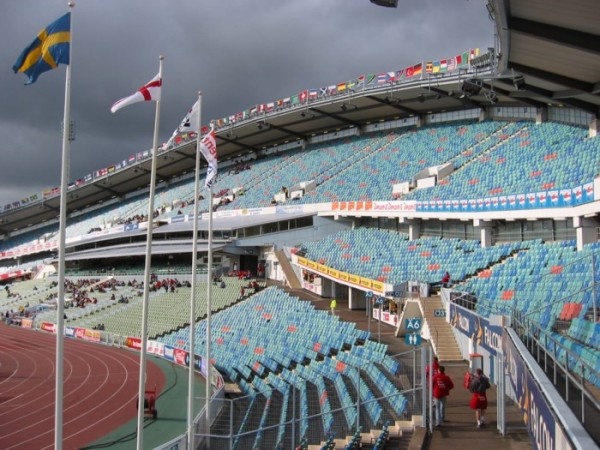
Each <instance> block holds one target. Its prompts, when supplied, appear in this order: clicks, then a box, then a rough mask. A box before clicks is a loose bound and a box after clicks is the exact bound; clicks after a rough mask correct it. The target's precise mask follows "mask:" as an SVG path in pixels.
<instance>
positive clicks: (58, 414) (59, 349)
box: [54, 2, 75, 450]
mask: <svg viewBox="0 0 600 450" xmlns="http://www.w3.org/2000/svg"><path fill="white" fill-rule="evenodd" d="M68 6H69V12H71V17H70V34H71V39H70V43H69V64H67V71H66V75H65V109H64V114H63V126H62V133H63V135H62V166H61V175H60V219H59V232H58V235H59V236H58V298H57V300H56V315H57V320H56V363H55V364H56V386H55V401H54V448H55V449H56V450H61V449H62V441H63V377H64V373H63V356H64V334H65V328H64V327H65V316H64V314H65V303H64V302H65V246H66V245H65V244H66V227H67V183H68V178H69V166H70V164H69V154H70V141H69V135H70V131H71V66H72V64H73V14H72V12H73V8H74V7H75V3H73V2H69V3H68Z"/></svg>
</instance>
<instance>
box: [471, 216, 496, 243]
mask: <svg viewBox="0 0 600 450" xmlns="http://www.w3.org/2000/svg"><path fill="white" fill-rule="evenodd" d="M473 227H474V228H479V240H480V241H481V247H483V248H485V247H491V246H492V222H490V221H484V220H480V219H475V220H474V221H473Z"/></svg>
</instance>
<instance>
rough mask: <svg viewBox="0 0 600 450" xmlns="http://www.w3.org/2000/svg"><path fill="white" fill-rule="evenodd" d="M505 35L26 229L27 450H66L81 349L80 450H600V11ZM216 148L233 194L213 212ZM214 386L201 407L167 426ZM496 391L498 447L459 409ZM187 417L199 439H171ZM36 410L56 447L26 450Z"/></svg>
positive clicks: (68, 201)
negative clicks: (141, 384) (485, 384)
mask: <svg viewBox="0 0 600 450" xmlns="http://www.w3.org/2000/svg"><path fill="white" fill-rule="evenodd" d="M372 2H373V3H377V4H379V5H382V6H390V7H396V6H398V7H399V6H400V5H397V2H394V1H390V2H385V1H373V0H372ZM373 7H376V6H373ZM487 9H488V12H489V15H490V19H491V22H492V23H493V25H494V26H495V29H496V34H497V39H496V44H495V46H494V47H490V48H488V49H457V51H456V52H455V53H453V54H449V55H446V57H445V58H443V59H441V58H440V59H436V60H427V59H424V60H422V61H408V62H406V64H405V65H404V67H400V68H398V67H396V68H394V67H390V68H389V71H387V72H382V73H372V74H358V75H356V74H354V75H348V79H347V80H345V81H344V80H338V81H335V80H331V84H328V85H326V86H312V87H304V86H302V87H298V89H297V91H294V92H293V93H290V95H289V96H287V97H283V98H280V99H272V98H266V99H264V103H261V104H257V105H254V106H252V107H249V108H247V109H244V110H242V111H238V112H233V111H232V112H231V114H230V115H228V116H227V117H221V118H210V120H209V121H204V123H203V126H202V127H201V130H198V128H194V124H193V123H190V122H191V121H190V117H189V116H186V118H185V119H184V120H183V122H182V125H181V126H180V127H179V128H178V130H176V133H174V135H173V138H172V139H171V140H170V141H169V142H168V143H167V144H166V145H161V146H155V148H154V149H150V150H143V151H140V152H138V153H136V154H135V155H132V156H130V157H124V159H123V160H121V161H119V162H115V163H114V164H113V165H110V166H107V167H104V168H98V169H97V170H96V171H95V172H94V173H92V174H89V175H87V176H84V177H82V178H78V179H75V180H69V184H68V187H67V189H64V190H63V189H61V188H49V189H47V190H44V191H43V192H40V193H39V194H34V195H31V196H30V197H27V198H24V199H21V200H16V199H15V201H14V202H11V203H9V204H7V205H5V206H3V207H2V208H1V212H0V233H1V234H2V241H1V243H0V281H1V282H2V283H3V288H2V289H0V311H1V312H2V313H3V317H4V319H5V320H4V322H5V323H4V324H2V325H0V327H1V329H2V333H1V337H0V339H1V340H2V343H1V345H2V348H3V350H5V351H4V352H3V354H2V355H0V369H1V370H2V373H3V377H2V380H0V384H2V385H3V386H4V387H5V388H4V389H2V394H1V395H0V404H1V405H3V408H2V409H1V410H0V414H2V415H3V422H4V424H5V425H3V426H0V436H2V442H3V446H4V445H5V446H6V448H50V447H51V446H52V431H53V429H54V427H55V426H56V422H55V423H54V424H53V423H49V422H48V417H51V416H52V415H53V412H52V409H53V407H54V405H53V402H54V400H53V398H54V397H53V394H54V391H53V389H52V386H51V384H52V381H53V380H54V378H55V374H54V373H53V372H54V370H55V368H54V367H53V365H52V361H51V358H49V355H52V354H53V353H54V351H55V346H56V344H53V342H54V339H53V338H54V337H55V335H57V334H60V333H61V332H60V331H59V330H58V329H59V328H60V326H61V325H63V324H64V331H62V333H64V336H65V366H66V372H65V376H66V378H65V381H66V383H65V390H66V393H67V394H66V395H65V397H64V401H65V404H64V406H65V421H64V425H65V427H64V439H65V440H64V446H65V447H66V448H107V447H111V448H133V446H134V444H133V441H132V440H131V439H129V440H123V439H121V438H120V437H115V435H114V432H117V430H119V429H120V428H119V427H121V426H123V425H124V424H126V423H128V422H129V423H130V424H131V421H132V420H133V421H135V416H136V413H137V417H138V446H139V444H140V441H139V430H140V429H141V428H140V427H141V426H142V425H143V430H144V433H143V434H144V435H145V436H147V438H146V440H145V442H144V447H143V448H169V449H185V448H190V446H193V448H197V449H238V450H240V449H242V450H243V449H334V448H335V449H357V448H365V449H384V448H385V449H400V448H402V449H405V448H431V449H436V448H446V447H454V446H459V445H470V444H471V443H473V442H487V443H486V444H482V445H487V446H488V447H489V448H507V446H508V445H511V446H512V445H514V446H515V447H511V448H536V449H537V448H544V449H546V448H557V449H559V448H560V449H563V448H564V449H575V448H597V447H598V445H599V443H600V432H599V430H598V429H597V427H594V424H596V423H598V422H597V420H598V417H599V413H600V403H599V400H600V396H599V391H598V389H599V388H600V320H599V318H598V298H599V295H598V293H597V284H596V278H597V277H599V276H600V268H598V267H597V266H598V264H599V262H598V261H597V256H598V255H599V251H600V250H599V249H600V244H598V240H599V239H598V238H599V234H598V225H599V224H598V214H599V211H600V206H599V203H598V201H597V200H596V199H595V192H600V185H598V176H599V169H598V168H599V164H600V141H598V137H597V133H598V115H599V112H600V110H599V107H600V80H599V79H598V74H600V59H599V58H598V52H599V51H600V34H599V32H598V25H597V22H598V18H600V5H598V4H597V2H595V1H593V0H576V1H572V2H562V1H558V0H547V1H544V2H540V1H539V0H538V1H536V0H490V1H489V2H488V3H487ZM424 58H427V56H426V55H424ZM243 107H245V105H240V108H243ZM209 122H210V123H212V127H213V128H214V133H215V140H216V149H217V159H218V175H217V176H216V178H215V180H214V184H213V185H212V186H211V188H210V191H206V190H203V191H201V193H200V194H199V191H198V182H199V180H201V181H203V180H204V179H205V178H206V177H207V169H208V165H207V163H206V161H205V160H204V159H199V156H198V155H199V153H200V152H199V147H201V146H202V145H203V144H202V142H203V141H202V135H203V134H204V135H205V137H206V135H209V134H210V133H211V132H213V131H209ZM198 131H200V133H198ZM198 134H200V136H198ZM195 164H201V167H200V168H199V169H200V170H199V171H198V170H195ZM199 173H200V177H199V176H198V174H199ZM153 176H155V179H154V180H152V177H153ZM597 186H598V187H597ZM61 191H62V192H61ZM208 192H210V194H209V193H208ZM61 194H62V195H61ZM211 194H212V195H211ZM63 202H64V203H63ZM63 204H64V205H66V211H65V210H64V209H63ZM63 212H64V213H65V214H66V226H65V228H64V230H62V232H64V233H65V248H64V252H61V251H60V245H61V243H60V241H61V230H60V228H61V227H60V219H59V213H63ZM61 253H62V254H61ZM148 254H151V258H149V257H148ZM61 257H62V258H64V260H63V261H62V263H61V262H60V260H61ZM149 268H150V270H149ZM61 272H62V273H61ZM446 274H448V275H447V276H446ZM62 279H64V280H65V283H64V287H63V286H59V284H60V283H59V280H62ZM59 292H64V298H61V299H60V301H58V300H59V298H60V294H59ZM59 312H60V313H59ZM63 313H64V315H63ZM144 330H145V331H144ZM105 352H106V353H105ZM144 354H148V366H147V367H146V366H144V365H143V364H142V363H140V364H142V367H143V369H146V370H147V372H146V373H144V372H145V370H140V366H138V365H137V360H138V357H139V355H144ZM75 355H76V356H75ZM19 356H24V357H26V358H27V359H26V360H25V361H23V362H21V361H20V360H19ZM434 356H435V357H437V358H439V360H440V362H441V363H442V364H444V365H445V366H446V368H447V372H448V373H450V375H451V376H452V377H453V379H454V384H455V388H454V391H453V394H452V397H451V398H450V401H449V406H452V402H453V401H455V399H458V398H462V397H464V398H467V400H465V403H464V405H463V406H462V407H461V408H462V409H461V411H462V412H465V411H467V412H468V422H467V419H464V420H465V425H464V427H465V429H466V428H467V427H468V428H469V431H470V432H471V433H472V434H473V435H475V433H479V435H478V436H479V437H475V438H473V437H472V436H471V435H467V433H466V432H465V431H464V430H463V429H462V428H459V426H462V422H460V424H456V422H457V420H463V419H462V417H463V416H461V415H459V412H457V411H458V407H457V409H449V410H448V413H449V414H454V415H452V417H451V420H450V423H449V424H446V423H444V424H443V426H442V427H441V430H442V431H440V429H438V428H437V427H436V419H435V417H436V411H435V408H432V407H431V405H432V398H431V397H432V389H431V383H430V380H429V375H428V373H429V372H428V370H429V368H430V367H432V360H433V357H434ZM109 361H114V362H115V365H114V366H112V365H110V364H109ZM38 366H39V367H38ZM83 366H85V367H87V368H88V369H87V372H86V371H85V370H84V371H82V372H81V373H79V371H80V370H81V369H82V367H83ZM190 366H191V367H192V369H195V370H196V373H197V375H195V376H194V375H192V376H190V378H189V383H190V384H192V382H197V383H198V386H197V389H196V394H195V396H194V398H187V399H186V396H185V392H184V393H183V397H180V398H178V399H175V400H170V401H172V403H167V398H168V397H169V396H170V395H173V392H174V391H176V389H175V388H174V386H175V382H173V384H171V380H172V379H173V377H175V378H177V376H179V377H180V378H185V374H186V372H189V373H192V371H188V370H187V369H188V368H189V367H190ZM476 369H482V371H483V373H485V374H486V375H487V376H488V377H489V379H490V381H491V383H492V385H493V389H490V400H491V399H492V391H493V396H494V398H495V401H494V406H495V407H494V408H492V407H491V406H490V408H489V410H488V422H487V423H486V424H487V426H486V427H485V428H483V429H480V428H479V425H481V424H483V421H481V424H480V423H479V416H478V422H477V425H478V428H475V421H474V420H473V415H472V412H471V410H470V409H469V407H468V397H469V396H470V394H469V393H468V391H467V390H465V389H463V388H462V386H460V385H461V384H462V383H461V382H462V375H463V374H464V373H465V371H466V372H468V373H471V372H474V371H475V370H476ZM40 370H41V371H40ZM22 371H24V372H22ZM177 371H179V372H177ZM49 373H50V374H51V375H52V376H50V375H48V374H49ZM123 374H128V375H127V376H123ZM177 374H178V375H177ZM129 375H131V376H129ZM58 376H59V375H58V374H56V377H58ZM144 376H145V377H146V378H147V381H146V384H145V390H144V393H143V394H145V395H146V396H147V397H146V398H144V399H142V398H141V396H140V395H138V392H137V390H136V387H135V381H136V379H135V378H136V377H144ZM459 376H460V377H461V378H460V379H459V378H458V377H459ZM117 379H118V380H117ZM117 381H118V382H117ZM79 383H82V384H81V388H80V387H79ZM95 383H98V387H96V384H95ZM73 385H76V386H77V387H76V388H73V387H72V386H73ZM101 388H102V389H108V392H113V394H115V395H114V397H113V396H110V397H109V395H108V394H106V393H104V394H103V393H101ZM171 388H173V389H171ZM73 389H75V391H73ZM80 389H81V390H80ZM86 390H87V391H88V393H87V394H86V393H85V391H86ZM191 390H194V388H192V389H191ZM203 390H204V391H203ZM92 391H93V392H92ZM458 391H462V392H458ZM455 392H456V393H455ZM48 393H49V394H48ZM92 393H94V394H95V397H91V394H92ZM30 394H31V395H32V396H34V397H29V395H30ZM87 395H89V397H88V396H87ZM38 396H39V397H38ZM461 396H462V397H461ZM42 397H44V398H45V400H43V399H42ZM36 398H37V399H38V400H39V401H38V402H36V400H35V399H36ZM84 400H85V401H84ZM155 401H156V405H157V407H156V408H155V407H154V405H155ZM186 401H189V402H190V405H189V407H188V410H187V411H184V412H183V414H184V417H185V414H186V412H187V422H188V424H191V426H188V427H186V424H180V425H181V426H180V427H179V428H176V427H175V425H173V426H172V427H171V428H172V429H170V431H169V432H166V431H164V428H160V427H161V426H164V425H161V421H162V422H163V424H165V423H168V422H169V421H168V420H167V419H168V418H169V417H171V416H170V414H171V412H172V411H171V410H170V408H171V407H173V408H175V406H169V405H175V404H179V406H181V404H184V406H185V402H186ZM27 402H30V403H29V404H30V405H34V404H36V403H37V404H36V406H33V407H29V408H26V409H25V408H21V407H20V406H19V407H17V406H16V405H21V404H27ZM144 402H145V403H144ZM92 404H93V405H97V407H96V406H95V407H94V408H90V406H89V405H92ZM140 404H143V405H144V406H145V410H144V411H142V410H141V409H139V407H138V411H137V412H136V410H135V407H134V406H135V405H140ZM490 404H491V402H490ZM43 408H46V409H43ZM48 408H49V409H48ZM35 409H38V410H39V411H38V412H41V414H42V415H44V414H45V415H46V417H45V418H40V419H39V423H40V428H33V426H31V427H30V429H29V428H28V427H25V426H23V427H21V426H19V427H16V425H15V424H23V423H25V421H27V422H28V423H29V422H31V423H33V422H35V423H37V422H38V420H37V418H35V419H34V416H33V414H34V413H33V412H32V410H35ZM90 409H94V410H95V411H94V416H92V417H88V418H85V417H84V416H85V414H86V413H87V412H89V411H90ZM438 409H439V406H438ZM492 409H493V411H491V410H492ZM463 410H464V411H463ZM44 411H45V412H44ZM191 412H193V414H191ZM462 412H461V413H460V414H462ZM117 413H118V414H117ZM77 416H82V418H83V419H84V420H85V423H88V424H89V423H90V422H95V421H98V422H99V423H100V422H102V427H103V428H102V429H100V428H99V429H98V430H94V429H92V427H91V426H90V430H89V431H86V432H85V433H84V432H83V431H82V430H84V429H85V430H87V428H84V426H83V425H81V424H80V423H79V422H76V417H77ZM141 416H144V420H143V422H144V423H143V424H140V422H139V418H140V417H141ZM491 416H493V417H494V420H493V421H489V417H491ZM100 417H106V418H108V417H110V418H111V420H110V421H109V420H108V419H107V420H104V421H102V420H100V419H99V418H100ZM455 417H456V418H458V417H461V419H456V418H455ZM172 420H173V422H172V423H173V424H174V423H175V420H174V419H172ZM109 422H110V423H109ZM466 424H468V425H466ZM53 425H54V427H53ZM59 425H60V426H62V421H61V422H59ZM438 425H442V424H439V423H438ZM453 426H454V427H455V428H454V432H453ZM15 428H22V430H20V432H19V431H15ZM155 429H160V430H161V431H160V432H159V433H156V434H158V436H153V437H152V438H151V437H150V436H151V435H152V431H153V430H155ZM189 430H193V433H192V434H190V433H189ZM172 432H173V433H172ZM110 433H113V434H111V437H110V438H107V439H104V440H103V437H104V436H106V435H109V434H110ZM117 435H118V432H117ZM133 435H135V432H134V433H133ZM475 436H477V435H475ZM514 436H518V439H515V438H514ZM134 438H135V436H134ZM70 439H72V440H70ZM477 439H479V440H477ZM487 439H489V441H486V440H487ZM517 441H518V442H517ZM522 441H525V442H522ZM107 442H108V444H107ZM468 443H469V444H468ZM519 445H523V447H520V446H519ZM517 446H518V447H517Z"/></svg>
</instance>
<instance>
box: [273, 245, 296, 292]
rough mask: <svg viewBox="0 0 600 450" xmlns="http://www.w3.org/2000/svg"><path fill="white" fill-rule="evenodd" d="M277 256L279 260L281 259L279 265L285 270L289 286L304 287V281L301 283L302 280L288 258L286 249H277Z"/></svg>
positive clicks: (293, 287) (294, 287)
mask: <svg viewBox="0 0 600 450" xmlns="http://www.w3.org/2000/svg"><path fill="white" fill-rule="evenodd" d="M275 256H276V257H277V261H279V266H280V267H281V270H283V273H284V275H285V279H286V280H287V284H288V286H289V287H291V288H292V289H302V283H300V280H299V279H298V277H297V276H296V272H294V268H293V267H292V264H291V263H290V261H289V260H288V259H287V256H286V255H285V251H283V250H277V251H276V252H275Z"/></svg>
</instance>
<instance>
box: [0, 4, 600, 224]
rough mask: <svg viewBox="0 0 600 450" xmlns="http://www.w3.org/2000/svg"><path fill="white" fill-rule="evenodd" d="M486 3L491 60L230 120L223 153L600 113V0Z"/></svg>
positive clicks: (93, 190)
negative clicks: (421, 120) (440, 119)
mask: <svg viewBox="0 0 600 450" xmlns="http://www.w3.org/2000/svg"><path fill="white" fill-rule="evenodd" d="M488 11H489V12H490V18H491V19H493V20H494V22H495V23H496V28H497V30H498V42H499V45H498V46H497V47H498V49H492V50H493V52H487V51H484V52H483V54H482V56H481V57H482V58H489V57H490V56H489V55H491V57H492V69H491V70H490V69H489V67H488V68H485V69H482V71H481V72H475V73H473V72H471V73H466V72H461V71H460V70H459V71H458V72H457V73H455V74H451V75H449V74H447V73H446V74H431V75H430V76H429V77H425V78H423V79H421V80H415V81H414V82H409V83H402V84H398V85H392V86H383V87H381V88H378V89H372V90H368V91H363V92H357V93H352V94H349V95H340V96H335V97H331V98H328V99H323V101H318V102H315V103H309V104H307V105H306V106H303V107H302V108H292V109H289V110H282V111H279V112H276V113H273V114H269V115H267V116H264V117H260V118H254V119H252V120H245V121H242V122H239V123H236V124H233V125H231V127H227V128H222V129H220V130H219V131H218V133H217V148H218V153H219V159H220V161H227V160H229V159H233V158H237V157H239V156H243V155H246V154H249V153H252V152H256V151H259V150H264V149H268V148H271V147H273V146H276V145H281V144H284V143H289V142H293V141H297V140H300V141H303V140H306V139H307V138H311V137H313V136H318V135H322V134H326V133H336V132H338V131H341V130H344V129H348V128H357V129H360V128H361V127H363V126H365V125H368V124H376V123H379V122H380V121H386V120H394V119H402V118H408V117H412V116H418V115H423V114H429V113H431V114H433V113H440V112H447V111H455V110H461V109H466V108H473V107H478V108H481V107H489V106H493V105H502V106H506V105H508V106H524V107H527V106H531V107H536V108H542V107H546V106H557V107H561V106H564V107H572V108H577V109H580V110H582V111H585V112H587V113H589V114H591V116H592V117H595V118H597V117H598V116H599V111H600V58H599V57H598V56H599V55H600V28H599V27H598V18H600V1H598V0H569V1H564V0H489V3H488ZM469 83H475V85H476V87H477V88H478V89H476V90H477V92H476V93H474V94H472V95H468V96H465V95H461V93H463V88H464V86H465V85H466V84H469ZM195 157H196V151H195V143H194V142H190V143H187V144H184V145H181V146H179V147H176V148H175V149H173V150H170V151H168V152H165V153H163V154H160V155H159V156H158V164H157V166H158V167H157V180H158V181H159V182H160V181H164V182H167V183H168V182H169V180H171V179H172V177H174V176H178V175H182V174H185V173H187V172H190V171H192V170H193V168H194V164H195ZM150 169H151V159H147V160H145V161H142V162H140V163H138V164H136V165H134V166H127V167H125V168H124V169H122V170H118V171H115V172H114V173H111V174H109V175H108V176H106V177H103V178H101V179H99V180H97V181H95V182H93V183H89V184H84V185H82V186H79V187H77V188H75V189H73V190H71V191H69V193H68V209H69V212H73V211H75V210H79V209H84V208H87V207H89V206H91V205H95V204H97V203H98V202H102V201H109V200H111V199H120V198H122V197H123V196H125V195H126V194H130V193H131V192H133V191H135V190H136V189H140V188H143V187H147V186H148V185H149V179H150ZM59 203H60V198H59V197H58V196H55V197H52V198H49V199H47V200H45V201H44V202H41V203H34V204H32V205H30V206H25V207H20V208H17V209H14V210H9V211H6V212H3V213H2V214H0V233H8V232H11V231H13V230H17V229H20V228H24V227H28V226H31V225H35V224H39V223H43V222H45V221H48V220H54V219H57V218H58V215H59ZM247 219H248V216H245V219H244V220H247Z"/></svg>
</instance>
